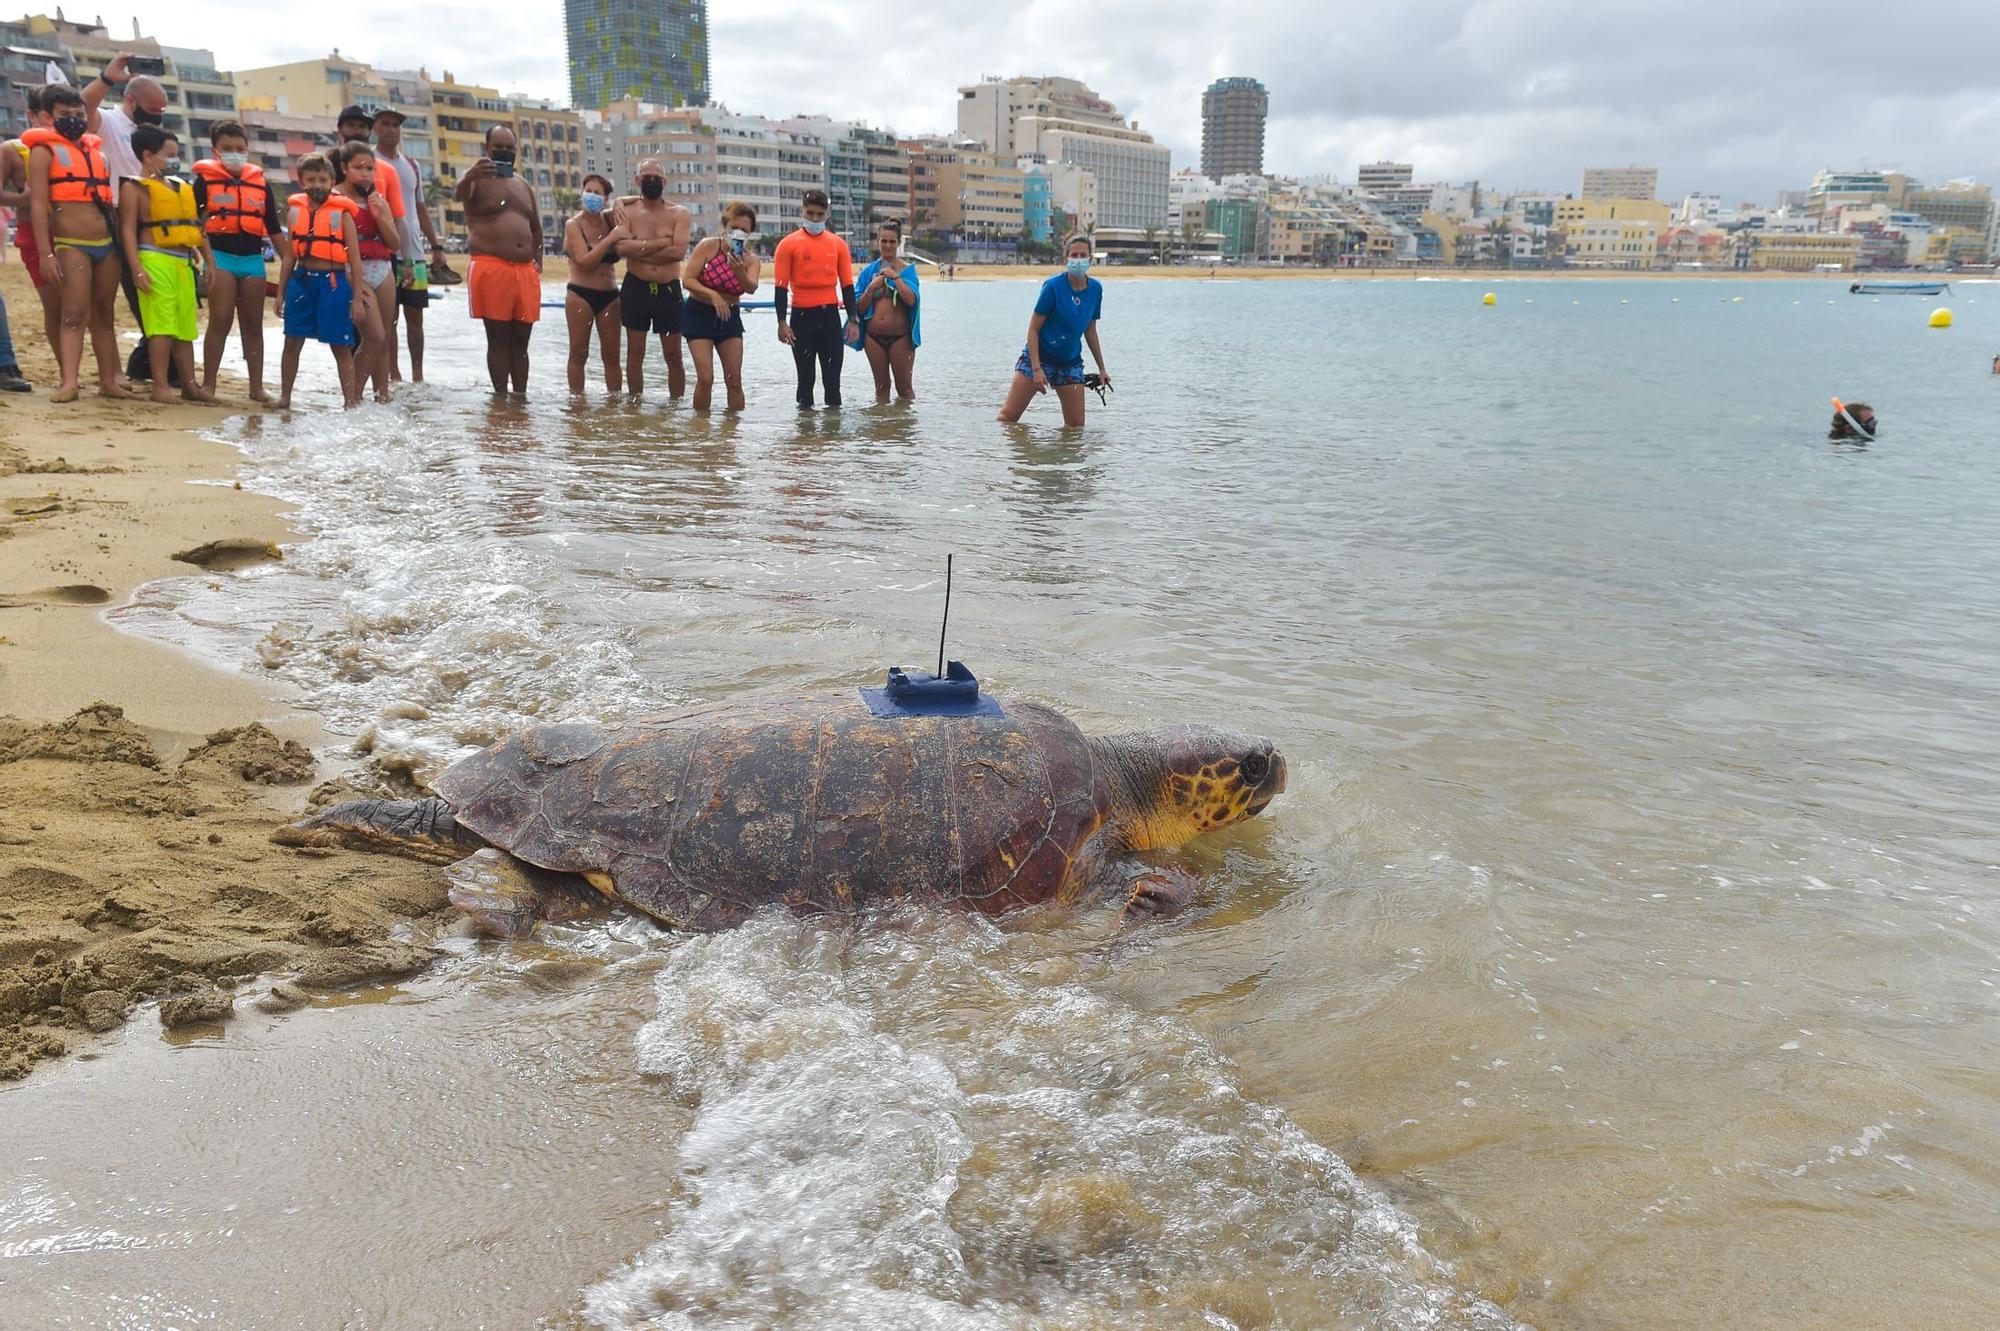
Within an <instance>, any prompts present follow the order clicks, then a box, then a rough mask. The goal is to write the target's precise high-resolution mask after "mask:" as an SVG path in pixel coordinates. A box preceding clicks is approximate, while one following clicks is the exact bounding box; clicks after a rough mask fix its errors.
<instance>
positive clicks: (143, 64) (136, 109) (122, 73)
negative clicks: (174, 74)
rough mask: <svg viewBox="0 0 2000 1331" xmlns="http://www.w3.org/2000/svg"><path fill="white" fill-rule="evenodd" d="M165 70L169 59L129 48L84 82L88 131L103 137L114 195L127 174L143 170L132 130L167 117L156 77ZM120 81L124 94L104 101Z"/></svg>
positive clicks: (165, 96) (140, 172) (165, 102)
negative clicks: (112, 102) (110, 101)
mask: <svg viewBox="0 0 2000 1331" xmlns="http://www.w3.org/2000/svg"><path fill="white" fill-rule="evenodd" d="M166 72H167V62H166V61H165V60H164V59H162V58H161V57H159V56H156V55H152V56H146V55H133V54H132V53H131V52H129V51H128V52H125V53H124V54H122V55H119V56H117V57H116V58H114V59H113V60H112V61H111V63H110V64H108V65H106V66H105V67H104V72H103V73H102V74H99V75H98V76H97V77H96V78H94V79H92V80H91V81H90V82H88V83H86V84H84V85H83V113H84V117H85V121H86V124H87V125H88V128H89V132H90V133H92V134H95V135H97V137H98V138H99V139H101V140H103V143H102V148H103V152H104V164H105V166H107V167H109V168H110V170H111V193H112V197H114V198H115V197H117V194H118V187H119V183H120V182H121V181H123V180H124V179H125V177H127V176H137V175H143V174H144V173H143V172H142V171H140V169H139V158H138V157H137V155H135V154H134V153H133V151H132V131H133V130H135V129H137V128H138V127H139V126H141V125H157V124H159V123H160V122H161V121H163V120H165V119H166V112H167V90H166V89H165V88H163V87H161V86H160V81H159V80H158V79H157V78H154V77H153V76H154V75H155V74H164V73H166ZM120 83H122V84H124V85H125V95H124V96H123V97H122V98H121V99H119V101H118V103H117V104H116V105H113V106H106V105H104V99H105V97H106V96H107V95H109V94H110V92H111V89H112V87H113V86H114V85H116V84H120Z"/></svg>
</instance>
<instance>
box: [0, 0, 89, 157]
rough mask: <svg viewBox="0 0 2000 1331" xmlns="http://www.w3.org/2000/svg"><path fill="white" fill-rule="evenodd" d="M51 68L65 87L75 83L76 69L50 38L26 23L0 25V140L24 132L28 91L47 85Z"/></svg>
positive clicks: (51, 36) (16, 136)
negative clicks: (60, 77) (55, 71)
mask: <svg viewBox="0 0 2000 1331" xmlns="http://www.w3.org/2000/svg"><path fill="white" fill-rule="evenodd" d="M51 65H54V66H55V67H56V70H57V72H59V73H60V74H61V75H62V77H63V81H64V82H65V83H75V82H76V81H77V78H76V66H75V64H74V62H72V61H71V60H70V58H69V55H68V53H67V52H65V51H64V50H63V49H62V46H61V45H60V44H59V43H57V41H56V40H55V37H54V35H53V34H47V33H44V34H37V33H35V32H33V31H31V30H30V29H29V27H28V23H27V20H25V19H23V20H22V21H20V22H19V23H0V138H18V137H19V136H20V135H21V134H22V133H23V132H24V131H26V129H27V128H28V96H27V90H28V89H29V88H39V87H40V86H41V85H43V84H44V83H47V82H48V81H49V73H48V71H49V66H51Z"/></svg>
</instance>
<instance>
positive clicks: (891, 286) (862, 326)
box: [855, 220, 924, 402]
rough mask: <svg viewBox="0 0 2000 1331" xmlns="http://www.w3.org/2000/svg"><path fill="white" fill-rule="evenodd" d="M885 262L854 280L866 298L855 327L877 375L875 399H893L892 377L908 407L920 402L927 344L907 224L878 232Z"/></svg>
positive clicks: (873, 265) (860, 303) (891, 225)
mask: <svg viewBox="0 0 2000 1331" xmlns="http://www.w3.org/2000/svg"><path fill="white" fill-rule="evenodd" d="M876 239H877V244H879V245H880V247H881V252H882V257H881V258H879V259H877V260H876V261H875V262H873V263H871V264H869V265H868V266H867V267H866V268H863V269H862V270H861V275H860V276H859V277H857V278H856V279H855V282H856V284H857V285H858V286H859V287H860V288H861V299H860V300H859V301H857V302H856V306H857V308H858V310H859V314H858V322H857V323H856V325H855V327H856V328H857V329H858V330H859V331H860V334H861V337H860V341H859V342H858V345H859V346H860V347H861V349H862V350H863V351H865V352H866V353H867V355H868V368H869V369H871V370H873V371H874V372H875V400H876V401H877V402H887V401H888V400H889V378H890V376H891V375H892V374H893V375H894V376H895V380H896V396H897V397H899V398H901V399H903V401H905V402H914V401H916V400H917V389H916V368H917V348H918V347H920V346H922V345H923V341H924V339H923V331H922V325H921V324H920V323H919V322H918V315H919V311H918V308H917V302H918V299H919V297H918V292H917V265H916V264H914V263H911V262H909V261H908V260H906V259H904V258H902V248H903V224H902V223H901V222H898V221H894V220H891V221H887V222H884V223H882V227H881V230H880V231H879V232H878V233H877V238H876Z"/></svg>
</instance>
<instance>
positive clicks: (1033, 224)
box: [1014, 154, 1056, 245]
mask: <svg viewBox="0 0 2000 1331" xmlns="http://www.w3.org/2000/svg"><path fill="white" fill-rule="evenodd" d="M1014 165H1016V166H1018V167H1019V168H1021V238H1022V239H1023V240H1025V241H1026V242H1027V243H1028V244H1030V245H1053V244H1055V239H1056V237H1055V220H1054V209H1055V205H1054V201H1053V196H1052V193H1051V186H1050V184H1049V164H1048V163H1047V162H1045V161H1043V160H1042V159H1041V158H1039V157H1036V156H1034V155H1032V154H1031V155H1029V156H1027V157H1022V158H1019V159H1017V160H1016V161H1015V163H1014Z"/></svg>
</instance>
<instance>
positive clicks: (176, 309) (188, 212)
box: [118, 125, 215, 402]
mask: <svg viewBox="0 0 2000 1331" xmlns="http://www.w3.org/2000/svg"><path fill="white" fill-rule="evenodd" d="M180 151H181V148H180V140H179V139H177V138H175V137H174V136H173V135H172V134H169V133H168V132H167V131H166V130H163V129H161V128H160V127H159V126H158V125H140V126H139V127H138V128H137V129H134V130H133V131H132V155H133V156H134V157H136V158H138V159H139V174H138V175H136V176H127V177H125V181H124V183H123V184H122V185H121V186H119V189H120V191H121V192H122V193H123V195H124V197H123V198H122V199H120V200H119V210H118V211H119V219H118V220H119V235H120V238H121V239H122V240H123V242H124V246H125V262H126V263H128V264H129V265H131V268H132V285H133V286H134V287H136V288H137V289H138V292H139V322H140V324H141V325H142V326H143V327H144V328H145V330H146V355H147V357H148V359H150V360H151V362H152V370H153V401H155V402H171V401H173V400H174V394H173V388H172V387H171V386H170V384H169V383H168V366H169V364H171V365H172V367H173V368H174V369H175V370H177V371H179V378H180V381H181V396H182V397H184V398H187V399H188V400H189V401H192V402H213V401H215V394H213V393H211V392H209V391H208V390H206V389H204V388H202V387H200V386H199V385H197V384H196V383H195V381H194V335H195V324H196V319H197V315H196V313H195V290H196V273H195V258H196V256H199V257H200V258H201V260H202V263H203V266H205V267H207V266H212V265H213V262H214V261H213V259H212V258H211V256H210V254H209V248H208V237H207V236H206V235H204V234H202V229H201V221H200V219H199V218H198V217H197V216H196V213H195V204H194V186H192V185H190V184H188V183H187V182H186V181H185V180H181V179H179V178H178V176H177V175H176V173H177V172H178V171H179V170H180V166H181V157H180Z"/></svg>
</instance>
